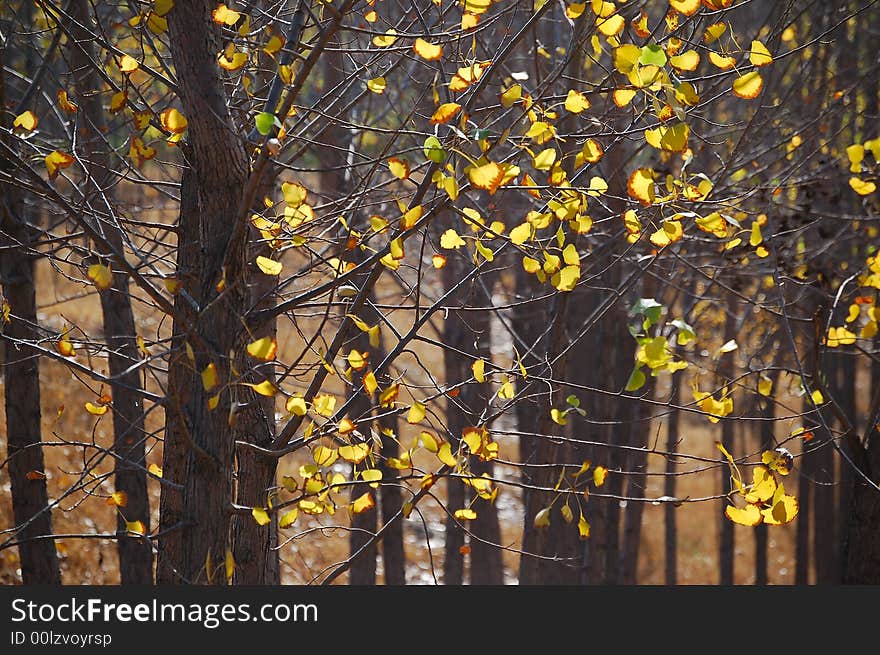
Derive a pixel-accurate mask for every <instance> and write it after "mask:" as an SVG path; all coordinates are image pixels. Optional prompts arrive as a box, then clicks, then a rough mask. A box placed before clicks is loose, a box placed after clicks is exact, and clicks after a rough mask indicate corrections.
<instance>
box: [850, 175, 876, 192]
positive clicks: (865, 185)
mask: <svg viewBox="0 0 880 655" xmlns="http://www.w3.org/2000/svg"><path fill="white" fill-rule="evenodd" d="M849 186H850V188H851V189H852V190H853V191H855V192H856V193H858V194H859V195H860V196H867V195H869V194H872V193H874V192H875V191H876V190H877V185H876V184H875V183H874V182H871V181H870V180H869V181H867V182H866V181H864V180H862V179H861V178H858V177H851V178H849Z"/></svg>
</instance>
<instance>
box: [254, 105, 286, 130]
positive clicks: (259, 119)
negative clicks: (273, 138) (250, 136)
mask: <svg viewBox="0 0 880 655" xmlns="http://www.w3.org/2000/svg"><path fill="white" fill-rule="evenodd" d="M254 124H255V125H256V126H257V131H258V132H259V133H260V134H262V135H263V136H266V135H267V134H269V132H271V131H272V128H273V127H275V125H276V124H278V126H279V127H280V122H279V121H278V119H277V118H275V114H272V113H270V112H268V111H264V112H260V113H259V114H257V115H256V116H255V117H254Z"/></svg>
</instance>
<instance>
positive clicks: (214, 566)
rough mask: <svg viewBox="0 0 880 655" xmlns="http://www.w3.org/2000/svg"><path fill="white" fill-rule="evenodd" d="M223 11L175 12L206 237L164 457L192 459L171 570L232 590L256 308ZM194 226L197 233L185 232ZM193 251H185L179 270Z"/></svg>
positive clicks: (189, 194)
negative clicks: (212, 401) (238, 375)
mask: <svg viewBox="0 0 880 655" xmlns="http://www.w3.org/2000/svg"><path fill="white" fill-rule="evenodd" d="M214 8H215V5H214V3H212V2H209V1H208V0H193V1H192V2H186V3H177V4H175V6H174V8H173V10H172V11H170V12H169V13H168V29H169V35H170V44H171V55H172V58H173V60H174V66H175V71H176V74H177V80H178V84H179V90H180V99H181V102H182V105H183V112H184V115H185V116H186V117H187V120H188V123H189V125H188V135H189V138H188V141H189V148H188V150H187V151H185V152H186V154H187V164H188V167H189V168H190V169H191V170H190V172H189V174H187V175H184V177H183V180H182V187H181V196H182V200H181V214H180V236H181V237H183V238H186V237H190V236H196V237H197V244H198V248H199V251H198V255H197V258H196V259H195V261H194V262H193V270H192V278H189V279H188V278H185V277H184V275H183V274H186V273H189V271H181V274H182V275H181V278H182V279H181V282H182V283H183V287H182V292H186V294H188V297H189V298H191V299H192V301H193V303H194V304H195V307H192V308H191V310H190V311H188V312H186V314H184V315H183V316H178V317H176V319H177V320H175V325H176V324H177V322H178V320H183V321H185V325H184V326H181V327H182V328H183V329H182V330H181V331H180V332H178V335H181V336H183V340H185V341H187V342H188V343H189V345H190V347H191V348H192V354H193V360H194V361H192V362H189V363H188V364H185V366H186V370H187V372H188V373H187V374H186V375H181V378H182V379H175V380H174V383H175V385H176V386H171V380H169V386H171V389H170V392H171V393H172V394H174V393H180V395H179V396H174V395H172V397H171V398H169V404H170V405H171V408H170V410H171V415H172V416H171V418H170V419H168V422H169V425H168V433H171V434H173V441H172V443H171V444H170V445H172V446H175V445H176V446H177V448H171V449H169V448H168V446H169V443H168V442H167V441H166V444H165V445H166V449H165V452H164V461H165V462H166V464H171V467H170V468H171V470H175V469H176V470H175V472H177V473H179V472H180V471H179V467H178V466H176V465H175V464H173V463H172V462H173V461H174V460H176V459H178V458H183V457H185V460H186V461H185V465H184V468H183V475H182V477H181V478H178V479H176V480H174V481H175V482H179V483H181V484H183V485H184V490H183V494H182V499H181V501H182V502H181V505H182V507H180V508H177V507H174V506H173V503H174V500H173V499H172V498H171V497H169V498H168V501H169V506H168V507H167V509H168V510H170V513H169V514H168V516H167V517H166V516H163V517H162V518H163V519H164V521H163V522H162V526H161V527H163V531H164V528H169V529H170V528H172V524H170V523H169V520H174V518H175V515H176V514H179V516H180V517H181V518H182V519H183V521H184V522H185V523H186V525H185V526H182V527H181V526H174V527H175V529H174V530H172V531H171V532H168V533H167V536H166V537H165V539H164V540H163V541H164V548H165V552H164V553H162V554H160V556H162V557H164V558H165V559H166V560H168V559H169V558H170V557H171V556H174V557H175V559H174V560H170V561H168V565H169V567H170V568H173V569H176V570H177V572H178V574H179V575H180V576H181V577H182V579H183V580H185V581H190V582H196V583H203V584H204V583H208V584H226V576H225V575H223V574H222V570H221V569H222V563H223V562H224V561H225V557H226V552H227V550H228V548H229V544H230V523H231V520H230V501H231V499H232V497H233V495H232V491H233V489H232V469H233V438H234V437H233V430H232V428H231V427H230V425H229V422H228V420H227V419H228V414H229V407H230V404H231V403H233V402H237V401H238V400H239V399H238V397H237V395H236V393H235V392H234V389H235V387H233V386H232V385H233V383H234V380H232V379H230V364H231V362H230V361H229V359H228V357H229V353H230V351H233V350H235V349H236V347H237V346H239V345H240V343H239V340H240V333H241V316H242V314H243V311H244V309H245V308H246V306H247V300H248V293H247V288H246V286H245V284H243V282H244V280H245V278H246V272H245V271H246V267H245V263H244V262H245V259H246V254H247V251H246V248H245V245H246V241H247V239H246V237H247V230H246V229H241V227H240V226H237V225H236V223H237V222H238V221H240V220H243V217H242V216H239V215H238V212H239V206H240V203H241V198H242V189H244V187H245V183H246V181H247V177H248V160H247V156H246V154H245V151H244V146H243V145H242V143H241V142H240V141H239V140H238V139H236V138H234V137H233V136H232V135H234V134H238V133H239V132H240V130H237V129H236V128H235V126H234V125H233V123H232V120H231V117H230V114H229V110H228V107H227V103H226V95H225V92H224V88H223V82H222V79H221V77H220V74H219V67H218V65H217V61H216V55H217V52H219V51H220V49H221V44H220V39H219V34H218V28H217V26H216V24H215V23H214V22H213V21H212V18H211V12H212V10H213V9H214ZM184 198H186V199H184ZM193 220H195V221H197V225H198V227H197V228H195V227H194V226H191V225H186V224H185V223H186V222H187V221H193ZM236 228H238V229H236ZM191 247H193V246H192V245H191V244H188V243H183V244H179V252H178V255H179V258H178V264H180V263H181V260H180V255H182V254H183V252H184V251H187V250H189V248H191ZM183 263H184V264H187V263H189V262H183ZM221 281H223V282H224V284H223V285H222V287H221V285H220V283H221ZM218 287H220V288H222V290H218ZM187 302H189V300H187ZM196 307H197V309H196ZM187 314H188V315H189V316H187ZM190 321H191V322H190ZM211 365H213V366H214V367H215V368H216V377H217V384H216V386H215V387H212V388H209V389H205V388H204V384H203V381H202V378H201V375H200V374H201V372H203V371H205V370H206V369H207V368H208V367H209V366H211ZM172 377H173V376H172ZM181 387H187V388H186V389H185V390H183V389H181ZM181 392H182V393H181ZM212 395H217V396H219V397H218V398H217V407H216V409H215V410H212V409H210V406H209V404H208V399H209V397H210V396H212ZM243 401H244V402H246V401H247V398H244V399H243ZM174 441H176V442H177V443H174ZM182 444H183V445H184V448H182V449H181V448H180V445H182ZM163 514H164V512H163Z"/></svg>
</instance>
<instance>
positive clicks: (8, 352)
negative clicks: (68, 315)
mask: <svg viewBox="0 0 880 655" xmlns="http://www.w3.org/2000/svg"><path fill="white" fill-rule="evenodd" d="M5 65H6V48H5V45H2V46H0V121H2V127H3V130H4V131H5V130H8V129H9V128H10V127H11V121H10V120H8V119H9V114H8V112H7V111H6V107H7V106H8V105H7V97H6V75H5V73H4V66H5ZM10 145H11V144H10ZM0 169H2V171H3V173H4V175H9V177H10V178H12V179H14V178H15V169H16V164H15V162H13V161H10V160H9V159H8V158H7V157H6V156H5V155H2V156H0ZM0 189H2V192H3V194H2V200H0V221H2V222H0V252H2V256H0V282H2V284H3V295H4V296H5V302H6V303H8V305H9V310H10V321H9V323H4V321H3V319H2V318H0V342H2V344H3V346H4V349H3V350H4V352H3V357H2V362H3V375H4V387H3V389H4V400H5V406H6V439H7V442H6V448H7V457H8V459H9V481H10V485H11V495H12V515H13V520H14V521H15V526H16V528H17V529H16V533H17V538H18V541H19V542H21V543H19V546H18V553H19V559H20V560H21V577H22V582H24V584H61V571H60V569H59V567H58V554H57V552H56V550H55V541H54V539H51V538H41V537H46V536H48V535H51V534H52V514H51V512H50V511H49V510H48V506H49V494H48V491H47V489H46V477H45V468H44V465H43V449H42V447H41V445H40V441H41V434H42V432H41V427H40V416H41V413H40V369H39V353H38V351H36V350H35V349H34V348H31V347H30V346H29V345H27V343H26V342H27V341H29V340H35V339H37V338H38V337H39V335H38V334H37V332H36V330H35V329H34V328H35V327H36V325H37V299H36V284H35V276H34V274H35V262H36V252H35V251H34V250H33V247H34V243H33V238H34V229H33V228H32V227H31V226H30V225H29V223H28V220H27V216H28V213H29V212H27V210H26V208H25V205H24V202H23V198H22V195H21V192H20V191H18V190H17V189H15V188H14V187H12V186H9V185H5V184H4V185H2V186H0ZM0 304H2V301H0Z"/></svg>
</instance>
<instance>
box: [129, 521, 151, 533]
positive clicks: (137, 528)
mask: <svg viewBox="0 0 880 655" xmlns="http://www.w3.org/2000/svg"><path fill="white" fill-rule="evenodd" d="M125 529H126V530H127V531H128V532H130V533H132V534H134V535H137V536H139V537H143V536H145V535H146V534H147V526H145V525H144V522H143V521H126V522H125Z"/></svg>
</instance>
